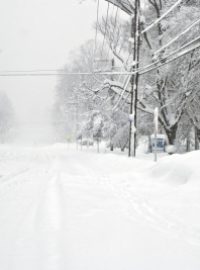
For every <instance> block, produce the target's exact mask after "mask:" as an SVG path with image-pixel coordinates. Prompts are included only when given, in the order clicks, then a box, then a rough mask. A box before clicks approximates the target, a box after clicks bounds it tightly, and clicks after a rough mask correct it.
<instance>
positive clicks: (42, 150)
mask: <svg viewBox="0 0 200 270" xmlns="http://www.w3.org/2000/svg"><path fill="white" fill-rule="evenodd" d="M199 158H200V152H199V151H198V152H193V153H189V154H186V155H173V156H167V157H163V158H162V159H160V160H159V162H158V163H157V164H155V163H154V162H152V161H149V160H144V159H128V158H127V157H125V156H120V155H115V154H109V153H102V154H97V153H94V152H92V151H86V150H84V151H80V150H79V151H76V150H75V147H72V146H71V147H69V146H65V145H59V144H57V145H52V146H48V147H47V146H45V147H22V146H21V147H17V146H15V147H14V146H1V147H0V269H1V270H11V269H12V270H25V269H26V270H33V269H34V270H36V269H37V270H50V269H52V270H54V269H55V270H64V269H68V270H94V269H95V270H111V269H113V270H133V269H136V270H155V269H162V270H169V269H170V270H179V269H180V270H199V269H200V259H199V258H200V216H199V208H200V178H199V177H200V168H199V166H198V160H199Z"/></svg>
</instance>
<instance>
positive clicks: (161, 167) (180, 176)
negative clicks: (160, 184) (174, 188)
mask: <svg viewBox="0 0 200 270" xmlns="http://www.w3.org/2000/svg"><path fill="white" fill-rule="evenodd" d="M199 160H200V151H194V152H190V153H187V154H182V155H180V154H175V155H172V156H167V157H163V158H162V159H161V160H159V162H158V163H157V164H156V165H154V166H153V167H152V168H151V169H150V173H149V176H150V177H151V178H153V179H157V180H161V181H164V182H167V183H170V184H186V183H188V182H194V181H198V180H199V179H200V166H199ZM197 183H198V182H197Z"/></svg>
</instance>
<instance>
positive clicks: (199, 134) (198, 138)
mask: <svg viewBox="0 0 200 270" xmlns="http://www.w3.org/2000/svg"><path fill="white" fill-rule="evenodd" d="M199 142H200V129H198V128H197V127H195V150H199Z"/></svg>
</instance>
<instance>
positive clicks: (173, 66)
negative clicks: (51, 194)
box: [55, 0, 200, 150]
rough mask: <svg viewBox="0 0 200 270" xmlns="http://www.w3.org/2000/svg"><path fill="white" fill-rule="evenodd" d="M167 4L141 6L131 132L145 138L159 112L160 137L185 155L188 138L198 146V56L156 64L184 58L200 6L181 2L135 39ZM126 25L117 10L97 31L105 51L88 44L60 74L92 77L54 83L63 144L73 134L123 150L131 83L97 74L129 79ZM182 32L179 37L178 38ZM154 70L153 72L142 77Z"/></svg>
mask: <svg viewBox="0 0 200 270" xmlns="http://www.w3.org/2000/svg"><path fill="white" fill-rule="evenodd" d="M127 2H129V1H127ZM174 3H175V1H174V0H168V1H165V0H146V1H145V4H144V3H143V5H142V7H141V9H140V11H139V12H140V62H139V64H140V70H141V72H140V76H139V78H140V80H139V92H138V97H137V98H138V100H137V110H138V120H137V133H138V134H139V135H150V134H151V133H152V131H153V130H152V129H153V124H152V123H153V112H154V108H155V107H158V108H159V123H160V132H163V133H165V134H166V136H167V139H168V143H169V144H175V143H176V144H179V145H180V144H182V143H183V142H187V144H186V145H187V149H188V150H189V146H190V143H189V142H190V139H191V137H193V134H195V137H196V140H195V142H196V144H195V146H196V148H198V141H199V139H200V136H199V134H200V113H199V112H200V111H199V109H200V108H199V106H200V105H199V104H200V103H199V101H200V91H199V90H200V74H199V72H200V69H199V65H200V50H199V49H198V48H195V49H194V50H191V51H190V52H189V53H188V54H185V55H184V56H183V57H180V58H177V59H176V60H174V61H169V63H168V64H166V65H162V64H165V62H167V61H168V60H171V59H172V60H173V57H174V55H176V56H177V55H178V54H180V53H182V52H185V51H186V50H187V49H188V48H190V42H191V41H192V40H194V39H195V38H196V37H198V34H199V32H200V31H199V30H200V23H198V21H197V20H198V18H199V14H200V11H199V8H198V5H199V4H200V3H198V1H197V0H196V1H183V2H182V4H180V5H179V6H178V7H176V9H174V10H173V11H172V12H171V13H169V14H168V15H167V16H166V17H165V18H164V19H163V20H160V21H159V22H158V23H156V24H155V25H154V27H152V29H151V30H150V31H148V32H145V33H144V34H143V35H142V34H141V32H142V31H143V30H144V29H145V28H146V27H147V26H148V25H150V24H151V23H152V22H155V21H156V20H157V21H158V20H159V19H160V18H161V16H162V15H163V14H164V13H165V12H166V11H167V10H169V8H170V7H171V6H172V5H173V4H174ZM133 11H134V6H133ZM196 21H197V23H195V25H194V26H193V27H191V28H190V31H187V28H188V27H189V26H190V25H192V24H193V23H194V22H196ZM130 24H131V20H130V18H129V17H126V16H124V15H123V16H120V15H119V11H118V10H116V12H112V14H110V16H108V17H106V18H105V19H102V20H101V21H100V22H98V24H97V29H98V33H100V34H101V36H102V42H101V44H102V43H106V46H102V45H101V46H96V48H95V49H94V41H88V42H87V43H86V44H84V45H83V46H82V47H81V48H80V50H79V51H78V52H75V53H72V55H73V57H72V59H71V60H70V63H69V64H68V65H67V66H66V67H65V71H67V72H77V73H79V72H91V73H92V72H94V71H95V72H94V74H93V75H92V76H91V75H90V76H89V75H82V76H75V75H74V76H63V77H62V78H61V80H60V82H59V85H58V88H57V101H56V104H55V110H56V113H57V114H56V119H55V122H56V123H57V125H58V126H57V129H58V130H59V134H61V133H60V129H59V128H61V129H62V131H63V133H62V139H64V140H65V139H66V136H67V135H66V134H70V136H71V137H73V136H75V134H76V135H77V134H78V137H94V138H95V139H97V140H99V139H100V138H104V139H105V140H107V141H108V142H109V145H110V147H111V149H113V147H120V148H121V149H122V150H123V149H124V148H125V147H127V145H128V136H129V128H128V126H129V120H130V117H131V116H130V85H131V76H130V75H117V74H116V73H113V74H110V75H102V74H99V72H102V71H115V72H118V71H124V72H129V71H131V70H133V67H134V66H135V65H136V64H137V63H134V62H133V60H132V52H133V44H134V40H132V39H131V38H130V28H131V25H130ZM183 31H185V33H183V34H181V33H182V32H183ZM171 41H173V42H171ZM177 48H178V49H177ZM180 48H182V50H181V51H180ZM94 54H95V55H94ZM97 59H98V60H97ZM155 66H156V67H157V68H156V69H152V71H149V70H150V69H151V68H152V67H155ZM119 67H120V69H119ZM143 67H145V68H143ZM147 71H148V72H147Z"/></svg>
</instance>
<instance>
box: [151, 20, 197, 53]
mask: <svg viewBox="0 0 200 270" xmlns="http://www.w3.org/2000/svg"><path fill="white" fill-rule="evenodd" d="M198 23H200V19H198V20H196V21H195V22H193V23H191V24H190V25H189V26H188V27H187V28H186V29H185V30H184V31H183V32H181V33H180V34H179V35H177V36H176V37H174V38H173V39H172V40H170V41H169V42H168V43H167V44H166V45H164V46H162V47H161V48H160V49H159V50H157V51H155V52H154V54H158V53H159V52H161V51H163V50H164V49H166V48H167V47H169V46H170V45H172V44H173V43H174V42H175V41H177V40H178V39H179V38H180V37H182V36H183V35H185V34H186V33H187V32H188V31H189V30H190V29H192V28H193V27H194V26H195V25H197V24H198Z"/></svg>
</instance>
